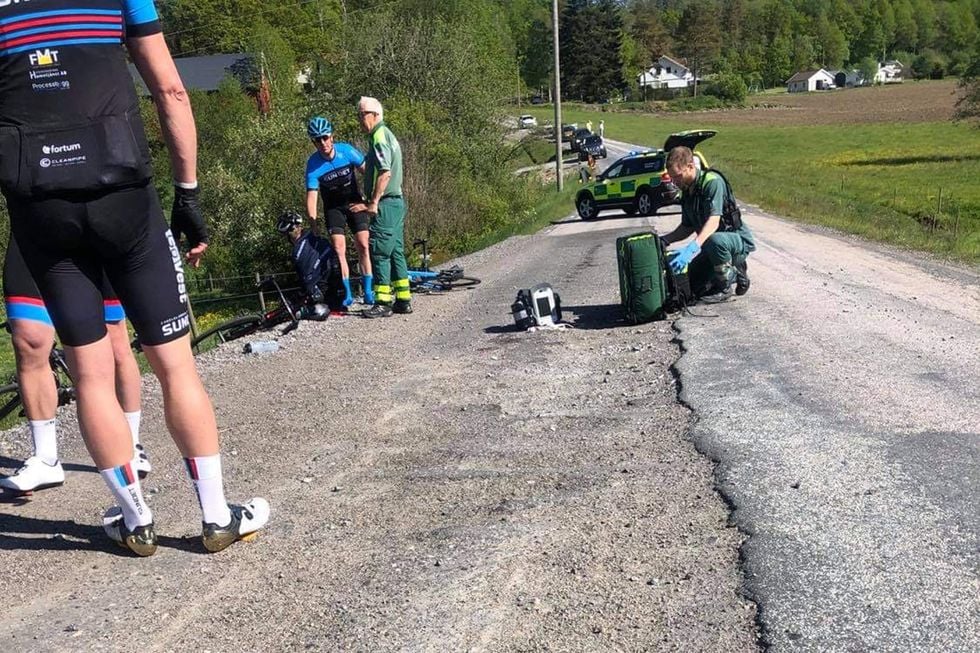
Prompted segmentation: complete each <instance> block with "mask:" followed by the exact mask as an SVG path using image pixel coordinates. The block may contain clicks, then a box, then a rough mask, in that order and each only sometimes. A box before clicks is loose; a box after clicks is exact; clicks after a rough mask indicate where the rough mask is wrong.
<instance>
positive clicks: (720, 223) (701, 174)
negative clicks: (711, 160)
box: [661, 146, 755, 300]
mask: <svg viewBox="0 0 980 653" xmlns="http://www.w3.org/2000/svg"><path fill="white" fill-rule="evenodd" d="M667 174H668V175H670V178H671V179H672V180H673V182H674V183H675V184H676V185H677V187H678V188H680V189H681V192H682V196H681V223H680V225H678V226H677V228H676V229H674V230H673V231H671V232H670V233H668V234H665V235H663V236H661V238H662V240H663V242H664V245H669V244H671V243H675V242H677V241H680V240H684V239H685V238H687V237H688V236H690V235H691V234H694V239H693V240H691V241H690V242H689V243H687V244H686V245H684V247H682V248H681V249H679V250H677V253H676V254H674V255H673V257H672V258H671V260H670V267H671V269H672V270H673V271H674V273H675V274H676V273H680V272H683V271H684V270H685V269H686V268H688V265H690V268H689V269H688V277H689V279H690V282H691V289H692V290H693V291H694V293H695V295H697V296H699V297H702V298H704V299H709V298H711V299H715V300H724V299H728V298H729V297H730V296H731V285H732V283H733V282H734V283H735V294H736V295H744V294H745V293H747V292H748V291H749V276H748V266H747V263H746V259H747V258H748V255H749V254H750V253H751V252H754V251H755V239H754V238H753V236H752V232H751V231H749V228H748V226H747V225H746V224H745V222H744V221H743V220H742V214H741V211H739V209H738V205H737V204H736V203H735V194H734V193H733V192H732V190H731V187H730V186H729V185H728V183H727V182H726V180H725V177H724V176H723V175H722V174H721V173H720V172H718V171H717V170H712V169H710V168H708V169H701V168H700V167H698V166H697V165H696V163H695V156H694V153H693V152H692V151H691V149H690V148H688V147H684V146H679V147H675V148H673V149H672V150H671V151H670V153H669V154H668V155H667ZM699 254H703V256H699Z"/></svg>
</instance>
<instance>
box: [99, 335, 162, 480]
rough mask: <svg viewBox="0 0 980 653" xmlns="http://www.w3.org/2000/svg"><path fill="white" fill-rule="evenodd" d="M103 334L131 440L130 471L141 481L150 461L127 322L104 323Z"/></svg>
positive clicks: (137, 377)
mask: <svg viewBox="0 0 980 653" xmlns="http://www.w3.org/2000/svg"><path fill="white" fill-rule="evenodd" d="M105 326H106V330H107V331H108V332H109V341H110V342H111V343H112V357H113V360H114V361H115V369H116V397H117V398H118V399H119V405H120V406H122V409H123V414H124V416H125V417H126V423H127V424H128V425H129V432H130V436H131V438H132V440H133V467H135V469H136V473H137V474H139V475H140V478H143V477H144V476H146V475H147V474H149V473H150V471H151V470H152V466H151V465H150V459H149V457H148V456H147V454H146V450H145V449H144V448H143V445H142V444H141V443H140V419H141V418H142V410H141V407H140V403H141V400H142V397H141V392H142V387H141V386H142V380H141V379H140V368H139V365H138V364H137V363H136V357H135V356H134V355H133V349H132V347H131V346H130V340H129V330H128V329H127V328H126V321H125V320H120V321H119V322H108V323H106V325H105Z"/></svg>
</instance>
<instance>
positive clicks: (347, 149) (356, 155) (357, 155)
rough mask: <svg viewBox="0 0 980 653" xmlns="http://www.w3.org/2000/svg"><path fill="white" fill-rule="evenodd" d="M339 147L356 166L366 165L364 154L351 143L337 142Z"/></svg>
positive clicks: (344, 155)
mask: <svg viewBox="0 0 980 653" xmlns="http://www.w3.org/2000/svg"><path fill="white" fill-rule="evenodd" d="M337 149H338V150H339V151H340V153H341V154H342V155H343V157H344V158H345V159H347V161H349V162H350V163H352V164H353V165H354V167H355V168H357V167H360V166H362V165H364V154H362V153H361V151H360V150H359V149H357V148H356V147H354V146H353V145H351V144H350V143H337Z"/></svg>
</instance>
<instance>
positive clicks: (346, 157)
mask: <svg viewBox="0 0 980 653" xmlns="http://www.w3.org/2000/svg"><path fill="white" fill-rule="evenodd" d="M363 164H364V155H363V154H361V152H360V151H359V150H358V149H357V148H356V147H354V146H353V145H350V144H349V143H335V144H334V150H333V158H332V159H330V160H327V159H325V158H323V155H322V154H320V153H319V152H314V153H313V154H312V155H311V156H310V158H309V160H307V162H306V190H318V191H320V198H321V199H322V200H323V211H324V213H326V212H327V211H328V210H330V209H332V208H337V207H346V206H347V205H348V204H350V203H352V202H360V201H362V200H363V197H362V196H361V191H360V188H358V185H357V177H356V176H355V174H354V171H355V170H356V169H357V168H359V167H360V166H361V165H363Z"/></svg>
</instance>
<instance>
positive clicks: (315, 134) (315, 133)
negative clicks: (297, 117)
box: [306, 116, 333, 138]
mask: <svg viewBox="0 0 980 653" xmlns="http://www.w3.org/2000/svg"><path fill="white" fill-rule="evenodd" d="M306 133H307V134H309V135H310V138H320V137H321V136H329V135H330V134H332V133H333V125H331V124H330V121H329V120H327V119H326V118H324V117H322V116H313V117H312V118H310V122H308V123H307V124H306Z"/></svg>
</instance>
